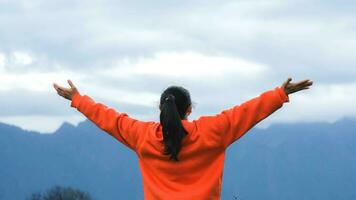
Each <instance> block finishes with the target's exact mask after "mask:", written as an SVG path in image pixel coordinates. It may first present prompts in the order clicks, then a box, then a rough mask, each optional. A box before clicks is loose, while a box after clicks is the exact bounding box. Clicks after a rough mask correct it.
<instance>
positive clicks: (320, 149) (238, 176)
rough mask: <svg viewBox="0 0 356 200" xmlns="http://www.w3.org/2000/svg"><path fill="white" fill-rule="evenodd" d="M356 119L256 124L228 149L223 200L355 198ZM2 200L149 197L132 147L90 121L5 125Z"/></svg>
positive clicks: (0, 152)
mask: <svg viewBox="0 0 356 200" xmlns="http://www.w3.org/2000/svg"><path fill="white" fill-rule="evenodd" d="M355 155H356V119H343V120H340V121H338V122H336V123H332V124H329V123H299V124H277V125H273V126H271V127H269V128H268V129H257V128H254V129H252V130H251V131H250V132H248V133H247V134H246V135H244V136H243V137H242V138H241V139H240V140H238V141H236V142H235V143H234V144H233V145H231V146H230V147H229V148H228V150H227V151H226V160H225V171H224V176H223V189H222V199H223V200H224V199H239V200H253V199H256V200H260V199H271V200H278V199H283V200H284V199H289V200H297V199H298V200H300V199H311V200H314V199H322V200H335V199H356V190H355V189H354V186H355V185H356V156H355ZM0 178H1V179H0V199H6V200H12V199H14V200H17V199H25V197H28V196H30V195H31V194H32V193H34V192H38V191H44V190H46V189H48V188H50V187H52V186H54V185H62V186H71V187H75V188H79V189H82V190H84V191H88V192H89V193H90V195H91V196H92V197H93V198H94V199H102V200H111V199H133V200H134V199H143V190H142V183H141V174H140V171H139V166H138V161H137V158H136V155H135V153H134V152H133V151H131V150H129V149H128V148H126V147H125V146H124V145H122V144H121V143H119V142H118V141H117V140H115V139H114V138H113V137H111V136H110V135H108V134H107V133H105V132H102V131H101V130H99V129H98V128H97V127H96V126H95V125H93V124H92V123H91V122H89V121H85V122H82V123H80V124H79V125H78V126H73V125H71V124H68V123H64V124H63V125H62V126H61V127H60V128H59V129H58V130H57V131H56V132H55V133H54V134H38V133H36V132H33V131H26V130H23V129H21V128H18V127H16V126H10V125H7V124H3V123H0Z"/></svg>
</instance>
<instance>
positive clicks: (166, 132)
mask: <svg viewBox="0 0 356 200" xmlns="http://www.w3.org/2000/svg"><path fill="white" fill-rule="evenodd" d="M189 101H190V97H189ZM189 103H190V102H189ZM185 111H186V109H185V110H184V115H185ZM181 113H183V112H179V110H178V108H177V104H176V97H175V96H174V95H172V94H165V95H162V98H161V114H160V122H161V125H162V129H163V142H164V144H165V149H164V152H163V154H164V155H171V156H170V159H173V160H175V161H178V153H179V151H180V149H181V142H182V139H183V138H184V136H185V135H186V134H187V132H186V130H185V129H184V127H183V124H182V121H181V120H182V118H183V117H182V115H181Z"/></svg>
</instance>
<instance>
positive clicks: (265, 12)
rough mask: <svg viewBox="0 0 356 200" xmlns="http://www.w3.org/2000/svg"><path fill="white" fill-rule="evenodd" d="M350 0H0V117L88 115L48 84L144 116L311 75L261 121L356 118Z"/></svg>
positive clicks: (239, 99)
mask: <svg viewBox="0 0 356 200" xmlns="http://www.w3.org/2000/svg"><path fill="white" fill-rule="evenodd" d="M355 10H356V3H355V2H354V1H344V0H340V1H336V0H334V1H330V0H323V1H321V0H308V1H307V0H269V1H257V0H248V1H247V0H245V1H236V0H235V1H227V0H219V1H218V0H210V1H206V0H204V1H203V0H190V1H184V0H183V1H182V0H180V1H177V0H172V1H166V0H157V1H143V0H141V1H138V0H120V1H117V0H116V1H114V0H104V1H98V0H87V1H79V0H71V1H69V0H51V1H45V0H32V1H30V0H0V30H1V31H0V122H4V123H8V124H13V125H17V126H20V127H22V128H24V129H27V130H35V131H39V132H41V133H51V132H53V131H55V130H56V129H57V128H58V127H59V126H60V125H61V124H62V123H63V122H69V123H71V124H74V125H76V124H78V123H79V122H81V121H83V120H85V117H84V116H83V115H82V114H81V113H79V112H78V111H77V110H75V109H74V108H72V107H70V102H69V101H67V100H65V99H63V98H61V97H59V96H58V95H57V93H56V91H55V90H54V88H53V86H52V84H53V83H54V82H56V83H58V84H60V85H62V86H66V87H69V86H68V84H67V82H66V81H67V80H68V79H71V80H72V81H73V83H74V84H75V85H76V87H77V88H78V90H79V91H80V93H81V94H85V95H88V96H90V97H92V98H93V99H94V100H95V101H97V102H101V103H104V104H105V105H107V106H109V107H112V108H115V109H116V110H117V111H118V112H125V113H128V114H129V115H130V116H131V117H134V118H137V119H140V120H155V121H158V120H159V117H158V116H159V110H158V103H159V98H160V94H161V93H162V92H163V90H164V89H165V88H167V87H168V86H170V85H180V86H183V87H185V88H187V89H188V90H189V91H190V94H191V97H192V100H193V102H194V107H193V113H192V115H191V116H190V117H189V119H190V120H193V119H197V118H198V117H200V116H202V115H214V114H217V113H219V112H221V111H222V110H224V109H228V108H230V107H232V106H235V105H239V104H241V103H243V102H244V101H247V100H249V99H251V98H253V97H256V96H258V95H260V94H262V93H263V92H265V91H268V90H272V89H274V88H275V87H278V86H281V85H282V83H283V82H284V81H285V80H286V79H287V78H288V77H292V78H293V81H300V80H303V79H311V80H313V82H314V85H313V87H312V88H311V89H310V90H305V91H302V92H299V93H296V94H291V95H290V102H289V103H286V104H284V105H283V107H282V108H281V109H280V110H278V111H277V112H276V113H274V114H272V115H271V116H270V117H268V118H267V119H265V120H264V121H262V122H261V123H260V124H259V125H258V126H260V127H267V126H269V125H271V124H274V123H296V122H334V121H337V120H340V119H342V118H345V117H356V92H355V91H356V56H355V50H356V12H354V11H355Z"/></svg>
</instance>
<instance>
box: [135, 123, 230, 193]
mask: <svg viewBox="0 0 356 200" xmlns="http://www.w3.org/2000/svg"><path fill="white" fill-rule="evenodd" d="M182 122H183V125H184V128H185V130H186V131H187V133H188V134H187V135H186V136H185V137H184V139H183V140H182V150H181V151H180V153H179V161H178V162H173V161H171V160H169V156H167V155H163V154H162V152H163V149H164V145H163V143H162V140H163V136H162V126H161V125H160V124H159V123H150V125H148V128H147V129H146V133H141V134H145V137H143V138H142V142H140V143H141V145H140V146H138V149H137V155H138V157H139V164H140V168H141V173H142V178H143V186H144V194H145V199H184V200H187V199H219V197H220V192H221V183H222V171H223V167H224V155H225V154H224V150H223V148H222V146H221V145H218V144H216V143H214V142H213V141H209V139H208V138H207V137H204V132H203V130H204V129H203V128H200V124H199V123H197V121H195V120H194V121H192V122H189V121H187V120H182ZM207 135H208V134H207Z"/></svg>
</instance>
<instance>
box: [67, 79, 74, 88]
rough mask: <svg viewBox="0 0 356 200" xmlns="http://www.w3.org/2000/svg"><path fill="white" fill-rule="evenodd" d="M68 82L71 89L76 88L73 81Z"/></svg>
mask: <svg viewBox="0 0 356 200" xmlns="http://www.w3.org/2000/svg"><path fill="white" fill-rule="evenodd" d="M67 81H68V84H69V85H70V87H71V88H75V86H74V84H73V82H72V81H71V80H67Z"/></svg>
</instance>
